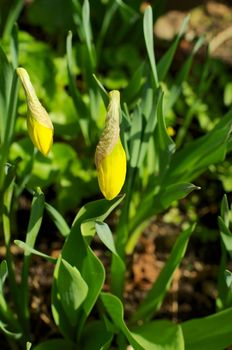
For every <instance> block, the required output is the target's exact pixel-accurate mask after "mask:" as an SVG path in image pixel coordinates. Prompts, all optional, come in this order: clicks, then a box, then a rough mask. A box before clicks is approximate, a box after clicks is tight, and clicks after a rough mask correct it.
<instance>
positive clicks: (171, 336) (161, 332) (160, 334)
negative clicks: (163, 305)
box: [132, 321, 185, 350]
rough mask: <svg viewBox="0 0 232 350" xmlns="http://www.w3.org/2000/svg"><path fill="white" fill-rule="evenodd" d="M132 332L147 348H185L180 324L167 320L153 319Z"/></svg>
mask: <svg viewBox="0 0 232 350" xmlns="http://www.w3.org/2000/svg"><path fill="white" fill-rule="evenodd" d="M132 334H133V336H134V338H135V339H136V340H137V342H138V343H140V344H142V345H143V347H144V349H147V350H148V349H149V350H150V349H153V350H177V349H178V350H185V346H184V338H183V333H182V329H181V327H180V325H177V324H174V323H171V322H169V321H153V322H150V323H147V324H144V325H141V326H139V327H137V328H136V329H135V330H133V333H132Z"/></svg>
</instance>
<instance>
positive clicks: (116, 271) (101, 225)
mask: <svg viewBox="0 0 232 350" xmlns="http://www.w3.org/2000/svg"><path fill="white" fill-rule="evenodd" d="M95 227H96V232H97V234H98V236H99V238H100V240H101V241H102V242H103V243H104V244H105V246H106V247H107V248H108V249H109V250H110V251H111V253H112V254H113V258H114V260H113V262H114V263H113V264H112V267H111V275H112V280H111V290H112V292H113V293H114V294H116V295H121V288H120V283H119V280H120V279H119V280H118V278H117V276H121V275H122V274H124V272H125V270H126V267H125V264H124V262H123V260H122V259H121V257H120V256H119V255H118V253H117V251H116V247H115V244H114V239H113V235H112V232H111V230H110V228H109V226H108V225H107V224H106V223H105V222H100V221H96V223H95ZM119 288H120V289H119Z"/></svg>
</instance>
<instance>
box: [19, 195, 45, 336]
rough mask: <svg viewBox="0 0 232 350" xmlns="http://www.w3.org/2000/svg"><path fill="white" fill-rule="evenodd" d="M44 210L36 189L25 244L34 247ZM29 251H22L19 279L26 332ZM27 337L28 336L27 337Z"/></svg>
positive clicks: (28, 322)
mask: <svg viewBox="0 0 232 350" xmlns="http://www.w3.org/2000/svg"><path fill="white" fill-rule="evenodd" d="M43 211H44V195H43V192H42V191H41V190H40V189H38V190H37V192H36V194H35V195H34V198H33V201H32V208H31V214H30V219H29V224H28V230H27V236H26V244H27V245H29V246H30V247H31V248H34V245H35V241H36V238H37V235H38V232H39V229H40V226H41V223H42V218H43ZM30 259H31V253H30V252H29V251H25V252H24V261H23V270H22V280H21V290H22V299H21V303H22V308H23V317H24V320H25V323H26V333H28V334H29V333H30V319H29V316H30V313H29V286H28V275H29V266H30ZM28 339H29V338H28Z"/></svg>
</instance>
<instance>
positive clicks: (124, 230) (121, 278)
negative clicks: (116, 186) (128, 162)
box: [111, 168, 136, 299]
mask: <svg viewBox="0 0 232 350" xmlns="http://www.w3.org/2000/svg"><path fill="white" fill-rule="evenodd" d="M135 173H136V171H135V169H134V168H133V169H132V168H130V169H129V174H128V181H127V185H126V197H125V202H124V206H123V208H122V211H121V216H120V219H119V223H118V229H117V232H116V242H115V244H116V249H117V252H118V254H119V256H120V257H121V259H122V260H123V261H124V262H125V260H126V252H125V247H126V243H127V240H128V221H129V212H130V202H131V197H132V191H131V189H132V188H133V183H134V179H135ZM115 264H117V261H116V259H115V258H114V257H113V258H112V266H111V290H112V292H113V293H114V294H115V295H117V296H118V297H119V298H120V299H123V289H124V282H125V271H123V270H118V273H117V276H114V274H113V273H112V271H115V266H116V265H115Z"/></svg>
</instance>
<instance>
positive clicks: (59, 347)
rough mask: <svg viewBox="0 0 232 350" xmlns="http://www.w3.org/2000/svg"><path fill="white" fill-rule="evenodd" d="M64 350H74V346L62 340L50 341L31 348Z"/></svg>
mask: <svg viewBox="0 0 232 350" xmlns="http://www.w3.org/2000/svg"><path fill="white" fill-rule="evenodd" d="M64 349H65V350H75V349H76V345H75V344H73V343H71V342H70V341H68V340H64V339H51V340H47V341H45V342H44V343H41V344H39V345H37V346H35V347H33V350H64Z"/></svg>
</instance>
